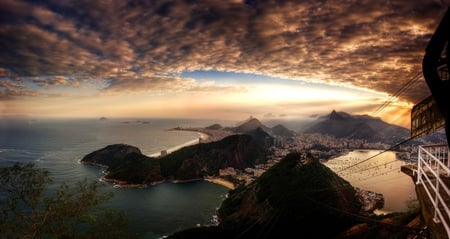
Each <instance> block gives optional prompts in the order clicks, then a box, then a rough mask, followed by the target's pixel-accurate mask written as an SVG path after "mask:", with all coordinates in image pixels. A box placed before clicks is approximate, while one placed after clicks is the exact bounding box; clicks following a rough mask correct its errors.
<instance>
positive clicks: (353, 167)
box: [324, 150, 417, 213]
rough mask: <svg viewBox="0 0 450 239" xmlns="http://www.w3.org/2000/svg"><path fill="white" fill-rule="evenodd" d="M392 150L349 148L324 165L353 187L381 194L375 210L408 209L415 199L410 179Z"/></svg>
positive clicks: (394, 210)
mask: <svg viewBox="0 0 450 239" xmlns="http://www.w3.org/2000/svg"><path fill="white" fill-rule="evenodd" d="M406 163H407V162H405V161H404V160H401V159H399V158H398V156H397V154H396V153H395V152H392V151H381V150H353V151H351V152H349V153H348V154H347V155H343V156H340V157H337V158H335V159H331V160H328V161H327V162H325V163H324V164H325V165H326V166H328V167H329V168H330V169H332V170H333V171H335V172H337V173H338V175H340V176H341V177H342V178H344V179H346V180H347V181H349V182H350V184H351V185H352V186H354V187H359V188H361V189H364V190H369V191H372V192H376V193H381V194H383V197H384V207H383V208H382V209H381V210H379V211H378V212H379V213H389V212H403V211H408V210H409V206H410V205H411V203H412V202H414V200H416V199H417V196H416V192H415V186H414V182H413V179H412V178H411V177H410V176H408V175H406V174H405V173H403V172H401V171H400V167H401V166H402V165H404V164H406Z"/></svg>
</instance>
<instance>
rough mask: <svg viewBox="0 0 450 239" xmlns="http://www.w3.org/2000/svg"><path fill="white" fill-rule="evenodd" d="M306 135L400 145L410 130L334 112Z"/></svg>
mask: <svg viewBox="0 0 450 239" xmlns="http://www.w3.org/2000/svg"><path fill="white" fill-rule="evenodd" d="M304 133H320V134H328V135H332V136H334V137H336V138H349V139H364V140H367V141H368V142H377V141H380V142H384V143H398V142H401V141H402V140H404V139H407V138H408V137H409V135H410V131H409V129H406V128H403V127H400V126H397V125H393V124H389V123H386V122H384V121H382V120H381V119H380V118H374V117H371V116H368V115H350V114H348V113H345V112H336V111H335V110H333V111H332V112H331V114H329V115H328V116H327V117H322V118H321V119H319V122H317V123H315V124H314V125H312V126H311V127H309V128H307V129H306V130H305V131H304Z"/></svg>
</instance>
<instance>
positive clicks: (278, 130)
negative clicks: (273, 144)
mask: <svg viewBox="0 0 450 239" xmlns="http://www.w3.org/2000/svg"><path fill="white" fill-rule="evenodd" d="M258 128H259V129H261V130H263V131H265V132H266V133H268V134H269V135H270V136H271V137H274V136H282V137H292V136H294V135H295V132H294V131H292V130H290V129H288V128H286V127H284V126H283V125H281V124H278V125H276V126H274V127H272V128H270V127H268V126H266V125H264V124H263V123H261V121H259V120H258V119H256V118H253V117H251V118H250V119H248V120H247V121H245V122H243V123H242V124H240V125H239V126H237V127H232V128H226V130H229V131H232V132H234V133H242V134H249V133H252V131H253V133H254V131H255V130H257V129H258Z"/></svg>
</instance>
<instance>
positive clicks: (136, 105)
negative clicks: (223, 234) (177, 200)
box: [0, 0, 450, 128]
mask: <svg viewBox="0 0 450 239" xmlns="http://www.w3.org/2000/svg"><path fill="white" fill-rule="evenodd" d="M449 5H450V0H447V1H438V0H436V1H435V0H403V1H394V0H379V1H378V0H377V1H373V0H329V1H326V0H305V1H297V0H292V1H290V0H280V1H274V0H267V1H263V0H260V1H258V0H245V1H242V0H220V1H219V0H204V1H201V0H198V1H196V0H173V1H170V0H157V1H156V0H155V1H131V0H130V1H127V0H121V1H119V0H99V1H91V0H77V1H73V0H48V1H45V0H41V1H25V0H0V114H1V117H30V118H47V117H50V118H59V117H61V118H98V117H110V118H132V117H136V118H154V117H157V118H207V119H227V120H241V119H245V118H248V117H249V116H253V117H257V118H260V119H300V118H307V117H312V116H314V115H320V114H326V113H330V112H331V111H332V110H333V109H335V110H337V111H345V112H348V113H352V114H368V115H371V116H374V117H381V118H382V119H383V120H385V121H387V122H389V123H394V124H398V125H402V126H404V127H407V128H409V125H410V110H411V108H412V107H413V105H414V104H416V103H418V102H420V101H421V100H423V99H424V98H426V97H427V96H429V95H430V92H429V90H428V87H427V85H426V83H425V81H424V79H423V77H422V74H421V70H422V68H421V63H422V58H423V55H424V52H425V48H426V46H427V43H428V41H429V39H430V37H431V35H432V34H433V32H434V30H435V29H436V27H437V25H438V24H439V22H440V20H441V18H442V16H443V15H444V14H445V11H446V10H447V8H448V6H449ZM412 79H414V81H411V80H412ZM408 82H412V84H409V85H408V84H407V83H408ZM405 86H407V87H405ZM403 88H404V89H403ZM402 89H403V90H402ZM400 90H402V91H401V92H402V93H401V94H397V93H398V92H399V91H400ZM385 102H390V103H389V104H388V106H387V107H385V108H381V109H382V110H380V107H381V106H383V104H385Z"/></svg>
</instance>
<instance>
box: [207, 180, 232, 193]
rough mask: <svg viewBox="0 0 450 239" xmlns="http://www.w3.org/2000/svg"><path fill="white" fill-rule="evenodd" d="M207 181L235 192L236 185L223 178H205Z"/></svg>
mask: <svg viewBox="0 0 450 239" xmlns="http://www.w3.org/2000/svg"><path fill="white" fill-rule="evenodd" d="M205 180H206V181H208V182H211V183H215V184H219V185H222V186H225V187H227V188H229V189H231V190H234V189H235V188H236V187H235V186H234V184H233V183H232V182H230V181H227V180H225V179H223V178H205Z"/></svg>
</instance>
